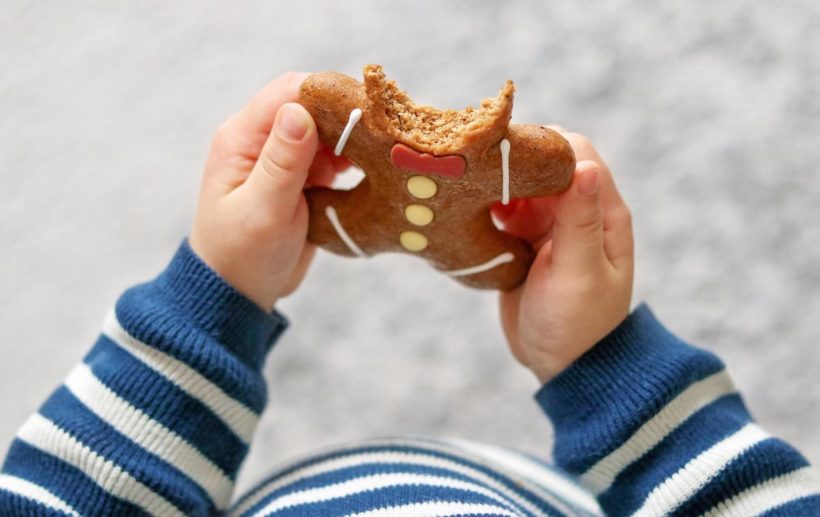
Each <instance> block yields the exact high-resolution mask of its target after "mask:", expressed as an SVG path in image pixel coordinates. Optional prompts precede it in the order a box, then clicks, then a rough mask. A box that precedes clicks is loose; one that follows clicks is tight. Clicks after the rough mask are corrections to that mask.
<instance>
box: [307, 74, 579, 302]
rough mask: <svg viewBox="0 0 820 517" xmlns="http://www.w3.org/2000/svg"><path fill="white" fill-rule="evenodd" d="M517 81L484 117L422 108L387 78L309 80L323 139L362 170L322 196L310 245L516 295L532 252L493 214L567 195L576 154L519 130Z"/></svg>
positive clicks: (554, 136) (559, 141)
mask: <svg viewBox="0 0 820 517" xmlns="http://www.w3.org/2000/svg"><path fill="white" fill-rule="evenodd" d="M513 92H514V87H513V83H512V82H511V81H507V84H506V85H505V86H504V87H503V88H502V89H501V91H500V92H499V94H498V96H497V97H496V98H495V99H485V100H483V101H482V102H481V106H480V107H478V108H471V107H470V108H467V109H465V110H463V111H453V110H445V111H440V110H437V109H435V108H432V107H429V106H418V105H416V104H414V103H413V101H412V100H410V98H409V97H408V96H407V94H405V93H404V92H403V91H401V90H399V89H398V88H397V87H396V85H395V83H394V82H393V81H388V80H387V79H386V78H385V76H384V72H383V71H382V68H381V67H380V66H377V65H368V66H366V67H365V69H364V83H360V82H358V81H356V80H355V79H353V78H351V77H348V76H346V75H343V74H339V73H336V72H323V73H317V74H312V75H310V76H309V77H308V78H307V79H306V80H305V82H304V83H303V84H302V87H301V92H300V102H301V104H302V105H304V106H305V108H306V109H307V110H308V111H309V112H310V114H311V115H312V116H313V118H314V120H315V121H316V125H317V127H318V130H319V138H320V139H321V140H322V141H323V142H324V143H325V144H326V145H328V146H329V147H330V148H331V149H334V150H335V153H336V155H344V156H345V157H347V158H348V159H350V160H351V161H352V162H353V163H355V164H356V165H357V166H358V167H360V168H361V169H362V171H364V174H365V177H364V179H363V180H362V181H361V183H359V185H357V186H356V187H355V188H354V189H352V190H348V191H344V190H332V189H328V188H312V189H309V190H307V191H306V192H305V195H306V197H307V202H308V205H309V207H310V228H309V232H308V239H309V240H310V241H312V242H314V243H316V244H318V245H319V246H321V247H323V248H325V249H327V250H329V251H332V252H334V253H338V254H340V255H347V256H358V257H367V256H369V255H374V254H376V253H383V252H402V253H410V254H414V255H418V256H420V257H423V258H424V259H426V260H428V261H429V262H430V263H431V264H432V265H433V266H435V267H436V268H437V269H438V270H440V271H441V272H442V273H444V274H447V275H449V276H451V277H453V278H455V279H456V280H458V281H460V282H462V283H464V284H466V285H469V286H471V287H477V288H483V289H501V290H507V289H512V288H514V287H516V286H517V285H519V284H520V283H521V282H523V281H524V279H525V278H526V276H527V272H528V270H529V267H530V264H531V263H532V260H533V258H534V255H535V253H534V251H533V249H532V247H531V246H530V245H529V243H528V242H526V241H524V240H522V239H519V238H517V237H514V236H512V235H510V234H508V233H504V232H502V231H500V230H498V229H497V228H496V227H495V225H494V224H493V221H492V219H491V216H490V207H491V206H492V205H493V204H494V203H496V202H499V201H500V202H501V203H505V204H506V203H508V202H509V200H510V199H513V198H527V197H543V196H550V195H554V194H558V193H560V192H563V191H564V190H566V189H567V188H569V185H570V183H571V181H572V174H573V171H574V169H575V156H574V154H573V151H572V148H571V147H570V145H569V143H568V142H567V141H566V140H564V138H563V137H561V136H560V135H559V134H558V133H556V132H554V131H551V130H549V129H546V128H544V127H541V126H536V125H518V124H512V125H510V117H511V114H512V103H513Z"/></svg>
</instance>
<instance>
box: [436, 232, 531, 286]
mask: <svg viewBox="0 0 820 517" xmlns="http://www.w3.org/2000/svg"><path fill="white" fill-rule="evenodd" d="M485 231H486V230H485ZM478 235H479V238H476V239H473V240H469V241H467V242H464V243H463V245H462V246H461V248H462V249H463V250H464V252H463V253H460V254H459V257H458V258H457V259H456V260H447V261H446V263H442V262H444V261H439V269H440V270H441V272H442V273H444V274H445V275H448V276H450V277H452V278H453V279H454V280H457V281H459V282H461V283H463V284H465V285H468V286H470V287H476V288H479V289H496V290H501V291H507V290H509V289H513V288H515V287H517V286H518V285H520V284H521V283H522V282H523V281H524V280H525V279H526V278H527V273H528V272H529V268H530V265H531V264H532V261H533V259H534V257H535V252H534V251H533V249H532V248H531V247H530V245H529V244H528V243H527V242H525V241H523V240H521V239H519V238H517V237H514V236H512V235H509V234H507V233H503V232H501V231H498V230H497V229H495V227H493V228H492V230H489V231H486V233H481V234H478Z"/></svg>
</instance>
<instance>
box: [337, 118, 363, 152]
mask: <svg viewBox="0 0 820 517" xmlns="http://www.w3.org/2000/svg"><path fill="white" fill-rule="evenodd" d="M361 118H362V110H360V109H359V108H356V109H354V110H353V111H351V112H350V118H348V119H347V125H345V128H344V131H342V136H340V137H339V141H338V142H336V149H334V150H333V154H335V155H336V156H339V155H340V154H342V151H343V150H344V148H345V145H346V144H347V139H348V138H350V133H351V132H352V131H353V128H354V127H355V126H356V124H358V123H359V119H361Z"/></svg>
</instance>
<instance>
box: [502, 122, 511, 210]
mask: <svg viewBox="0 0 820 517" xmlns="http://www.w3.org/2000/svg"><path fill="white" fill-rule="evenodd" d="M509 202H510V141H509V140H507V139H506V138H505V139H504V140H502V141H501V204H504V205H506V204H508V203H509Z"/></svg>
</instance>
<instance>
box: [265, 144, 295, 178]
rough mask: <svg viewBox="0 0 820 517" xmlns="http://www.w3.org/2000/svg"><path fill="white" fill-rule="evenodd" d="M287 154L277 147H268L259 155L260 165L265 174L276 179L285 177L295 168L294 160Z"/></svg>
mask: <svg viewBox="0 0 820 517" xmlns="http://www.w3.org/2000/svg"><path fill="white" fill-rule="evenodd" d="M285 154H286V153H282V152H280V151H277V150H275V149H266V150H265V152H263V153H262V155H261V156H259V165H261V167H262V170H263V171H265V174H267V175H268V176H270V177H272V178H275V179H282V178H284V177H285V176H286V175H287V173H288V172H289V171H290V170H291V169H293V164H292V160H290V159H289V158H288V157H287V156H285Z"/></svg>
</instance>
